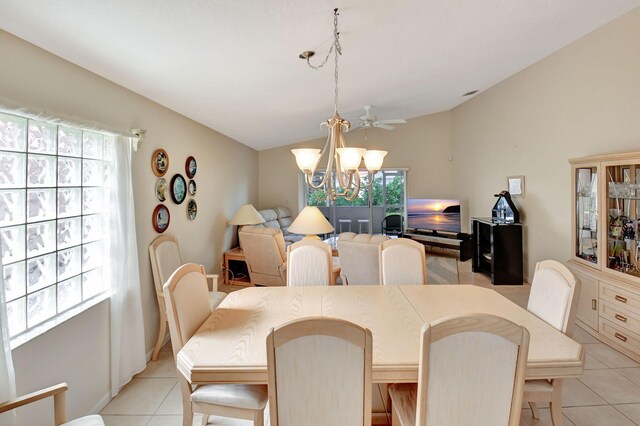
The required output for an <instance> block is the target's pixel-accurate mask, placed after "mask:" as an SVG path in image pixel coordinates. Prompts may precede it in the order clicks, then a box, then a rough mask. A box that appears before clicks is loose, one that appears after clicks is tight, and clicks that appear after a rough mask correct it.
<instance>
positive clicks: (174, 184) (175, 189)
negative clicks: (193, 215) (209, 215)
mask: <svg viewBox="0 0 640 426" xmlns="http://www.w3.org/2000/svg"><path fill="white" fill-rule="evenodd" d="M171 198H172V199H173V202H174V203H176V204H182V202H183V201H184V199H185V198H187V182H186V181H185V180H184V177H182V175H181V174H180V173H177V174H175V175H173V177H172V178H171Z"/></svg>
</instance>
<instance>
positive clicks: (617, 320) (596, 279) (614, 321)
mask: <svg viewBox="0 0 640 426" xmlns="http://www.w3.org/2000/svg"><path fill="white" fill-rule="evenodd" d="M569 162H570V163H571V173H572V178H571V186H572V197H573V199H572V201H573V202H572V205H573V208H572V235H571V237H572V256H571V260H569V262H568V266H569V268H570V269H571V270H572V271H573V273H574V274H575V275H576V276H577V277H578V278H579V279H580V281H581V282H582V289H581V292H580V302H579V305H578V315H577V320H578V323H580V324H581V325H582V326H583V328H585V329H586V330H587V331H589V332H590V333H591V334H593V335H594V336H595V337H597V338H598V339H600V340H602V341H603V342H605V343H607V344H609V345H611V346H613V347H615V348H616V349H618V350H620V351H622V352H623V353H625V354H627V355H628V356H630V357H632V358H634V359H635V360H637V361H640V265H639V264H638V263H639V261H640V238H639V236H638V231H640V229H639V228H638V218H639V217H640V152H633V153H624V154H609V155H602V156H594V157H585V158H575V159H571V160H569Z"/></svg>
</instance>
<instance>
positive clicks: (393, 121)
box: [376, 118, 407, 124]
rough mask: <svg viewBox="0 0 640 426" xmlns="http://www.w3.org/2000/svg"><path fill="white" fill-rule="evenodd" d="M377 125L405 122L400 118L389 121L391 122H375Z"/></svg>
mask: <svg viewBox="0 0 640 426" xmlns="http://www.w3.org/2000/svg"><path fill="white" fill-rule="evenodd" d="M376 123H377V124H406V123H407V120H403V119H401V118H396V119H391V120H380V121H377V122H376Z"/></svg>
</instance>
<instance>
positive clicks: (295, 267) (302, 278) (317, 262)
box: [287, 239, 333, 286]
mask: <svg viewBox="0 0 640 426" xmlns="http://www.w3.org/2000/svg"><path fill="white" fill-rule="evenodd" d="M332 272H333V259H332V257H331V246H330V245H329V244H327V243H325V242H323V241H320V240H311V239H305V240H302V241H298V242H297V243H293V244H291V245H290V246H289V247H287V285H288V286H300V285H329V284H331V275H332Z"/></svg>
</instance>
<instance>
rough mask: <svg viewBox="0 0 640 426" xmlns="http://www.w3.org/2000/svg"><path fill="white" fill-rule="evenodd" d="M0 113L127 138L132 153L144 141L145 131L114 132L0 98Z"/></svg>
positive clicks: (92, 122)
mask: <svg viewBox="0 0 640 426" xmlns="http://www.w3.org/2000/svg"><path fill="white" fill-rule="evenodd" d="M0 112H2V113H6V114H12V115H19V116H21V117H25V118H29V119H32V120H39V121H47V122H50V123H54V124H56V125H62V126H69V127H76V128H79V129H82V130H89V131H94V132H100V133H106V134H109V135H113V136H122V137H125V138H128V139H129V140H130V142H131V147H132V148H133V150H134V151H136V152H137V151H138V148H139V146H140V144H141V143H142V142H143V141H144V139H145V136H146V133H147V131H146V130H145V129H137V128H132V129H129V132H126V131H120V130H114V129H112V128H109V126H106V125H104V124H102V123H100V122H97V121H89V120H84V119H82V118H78V117H72V116H65V115H63V114H53V113H51V112H49V111H39V112H38V111H36V110H34V109H30V108H26V107H21V106H17V105H15V104H14V103H12V102H9V101H6V100H4V99H2V98H0Z"/></svg>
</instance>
